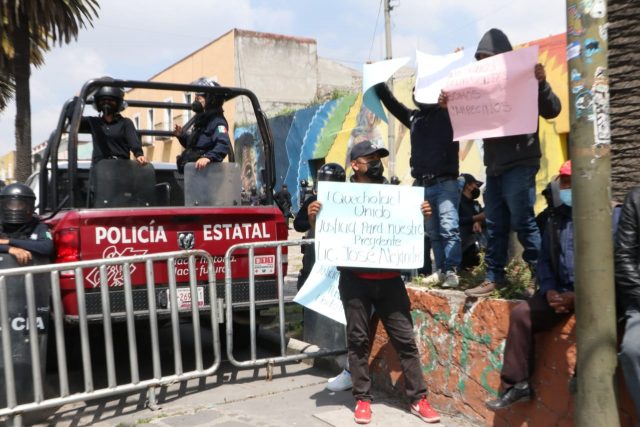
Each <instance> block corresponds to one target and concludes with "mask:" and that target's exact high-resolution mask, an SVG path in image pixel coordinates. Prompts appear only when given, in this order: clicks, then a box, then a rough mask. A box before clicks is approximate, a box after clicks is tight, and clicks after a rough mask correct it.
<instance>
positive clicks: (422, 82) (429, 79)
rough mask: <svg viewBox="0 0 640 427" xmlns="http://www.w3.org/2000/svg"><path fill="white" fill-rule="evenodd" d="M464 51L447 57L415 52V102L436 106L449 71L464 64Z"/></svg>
mask: <svg viewBox="0 0 640 427" xmlns="http://www.w3.org/2000/svg"><path fill="white" fill-rule="evenodd" d="M464 59H465V57H464V51H463V50H461V51H459V52H455V53H450V54H448V55H429V54H427V53H422V52H420V51H419V50H416V62H417V63H418V71H417V72H416V91H415V94H414V95H415V98H416V101H418V102H422V103H425V104H437V103H438V96H440V91H441V90H442V88H443V87H444V85H445V84H446V82H447V76H448V75H449V73H450V72H451V71H453V70H454V69H456V68H457V67H460V66H462V65H464V64H465V62H468V61H465V60H464Z"/></svg>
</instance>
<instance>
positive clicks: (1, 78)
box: [0, 72, 14, 113]
mask: <svg viewBox="0 0 640 427" xmlns="http://www.w3.org/2000/svg"><path fill="white" fill-rule="evenodd" d="M13 91H14V84H13V80H12V79H11V77H10V76H9V73H6V72H0V113H1V112H2V111H3V110H4V109H5V108H7V104H8V103H9V100H10V99H11V98H13Z"/></svg>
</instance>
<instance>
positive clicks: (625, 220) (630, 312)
mask: <svg viewBox="0 0 640 427" xmlns="http://www.w3.org/2000/svg"><path fill="white" fill-rule="evenodd" d="M639 227H640V187H637V188H634V189H633V190H631V191H630V192H629V194H627V197H626V199H625V201H624V205H623V207H622V214H621V215H620V220H619V222H618V232H617V236H616V252H615V254H616V255H615V261H616V290H617V294H618V295H617V296H618V305H619V306H620V308H621V309H622V310H623V313H624V316H625V318H626V326H625V331H624V337H623V339H622V346H621V348H620V355H619V356H620V364H621V365H622V370H623V372H624V379H625V381H626V383H627V387H628V389H629V392H630V394H631V397H632V399H633V402H634V404H635V406H636V412H637V413H639V414H640V267H639V265H640V264H639V262H640V245H638V242H639V241H640V229H639Z"/></svg>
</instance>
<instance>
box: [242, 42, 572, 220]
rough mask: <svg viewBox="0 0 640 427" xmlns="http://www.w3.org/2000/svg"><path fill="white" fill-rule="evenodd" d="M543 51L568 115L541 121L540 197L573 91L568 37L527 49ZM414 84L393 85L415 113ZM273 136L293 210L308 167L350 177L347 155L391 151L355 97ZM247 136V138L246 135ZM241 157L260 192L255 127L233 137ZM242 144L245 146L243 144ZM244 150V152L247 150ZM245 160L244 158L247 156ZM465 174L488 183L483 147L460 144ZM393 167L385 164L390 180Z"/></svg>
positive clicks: (278, 123)
mask: <svg viewBox="0 0 640 427" xmlns="http://www.w3.org/2000/svg"><path fill="white" fill-rule="evenodd" d="M533 44H537V45H539V46H540V54H539V56H540V62H541V63H542V64H544V65H545V67H546V71H547V79H548V81H549V83H550V84H551V86H552V87H553V89H554V91H555V92H556V93H557V94H558V96H559V97H560V99H561V101H562V105H563V111H562V113H561V114H560V116H559V117H557V118H556V119H553V120H549V121H547V120H540V138H541V143H542V150H543V153H544V154H543V159H542V165H541V169H540V172H539V174H538V189H539V191H538V193H540V192H541V191H542V189H543V188H544V186H545V185H546V184H547V182H549V180H550V179H551V178H552V177H553V176H554V175H555V174H556V171H557V170H558V168H559V166H560V165H561V164H562V162H563V161H564V160H565V159H566V158H567V148H566V144H567V134H568V131H569V120H568V114H567V111H568V108H567V102H568V89H567V65H566V37H565V35H564V34H559V35H556V36H552V37H549V38H546V39H542V40H537V41H534V42H530V43H528V44H527V45H533ZM412 88H413V79H412V78H405V79H397V80H395V81H394V93H395V95H396V97H397V98H398V99H399V100H400V101H401V102H403V103H404V104H405V105H406V106H408V107H412V106H413V102H412V99H411V90H412ZM269 123H270V125H271V129H272V132H273V138H274V143H275V155H276V189H279V188H280V186H281V185H282V184H283V183H284V184H287V186H288V187H289V191H290V192H291V194H292V198H293V206H294V209H295V208H296V207H297V206H299V202H300V200H299V195H298V193H299V183H300V180H307V181H313V177H312V172H311V171H310V165H309V161H310V160H313V159H324V160H325V161H326V162H336V163H339V164H341V165H344V166H345V168H346V169H347V173H349V167H348V166H349V165H348V161H347V159H348V154H349V152H350V150H351V147H352V146H353V145H354V144H357V143H359V142H361V141H363V140H366V139H368V140H371V141H374V142H377V143H380V144H382V145H384V146H386V147H389V144H388V141H387V135H388V129H387V124H386V123H385V122H383V121H381V120H380V119H378V118H377V117H375V116H374V115H373V114H372V113H371V112H370V111H369V110H367V109H366V108H365V107H363V104H362V96H361V95H358V94H350V95H346V96H343V97H340V98H337V99H332V100H330V101H327V102H324V103H322V104H317V105H313V106H310V107H307V108H304V109H301V110H297V111H295V112H294V113H293V114H288V115H283V116H278V117H275V118H272V119H270V120H269ZM394 123H395V126H396V128H395V135H396V141H395V144H394V145H395V149H396V164H395V171H394V173H395V175H397V176H398V177H399V178H400V180H401V182H402V183H403V184H407V185H409V184H411V182H412V178H411V171H410V170H409V154H410V147H409V133H408V132H407V129H406V128H405V127H404V126H402V125H401V124H399V123H398V121H394ZM245 134H246V135H245ZM234 137H235V141H236V142H235V146H234V148H235V152H236V153H237V154H236V155H237V156H239V157H240V158H242V159H243V162H245V163H247V164H246V166H245V165H244V163H243V171H246V174H245V176H244V177H243V186H244V187H245V190H247V191H248V190H250V188H249V187H246V186H245V184H246V185H247V186H248V185H251V184H250V182H251V180H252V179H255V182H256V183H257V184H256V186H257V188H260V187H261V185H260V184H261V182H260V180H261V176H260V173H259V171H256V170H255V165H254V167H253V169H252V167H251V164H250V162H251V159H252V158H253V157H256V156H260V155H261V153H260V152H259V150H258V148H257V146H258V145H259V144H253V145H252V147H253V148H251V149H249V148H246V147H247V140H252V141H254V142H255V138H256V132H255V129H251V128H250V127H236V129H235V131H234ZM239 142H241V143H240V144H239ZM243 147H244V148H243ZM242 150H245V151H244V152H245V153H246V155H244V156H243V154H242V153H243V151H242ZM460 160H461V166H460V171H461V172H467V173H471V174H473V175H475V176H476V177H477V178H478V179H480V180H482V181H484V176H485V172H484V166H483V164H482V141H461V143H460ZM388 166H389V165H388V164H385V169H386V171H387V172H386V175H387V176H388V171H389V167H388ZM541 199H542V197H539V203H538V206H537V208H538V210H541V209H542V208H543V207H544V206H543V205H542V200H541Z"/></svg>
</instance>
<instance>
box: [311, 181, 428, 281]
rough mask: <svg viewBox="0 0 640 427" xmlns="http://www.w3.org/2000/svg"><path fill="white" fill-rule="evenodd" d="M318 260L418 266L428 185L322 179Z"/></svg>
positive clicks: (347, 264) (357, 264) (351, 264)
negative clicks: (422, 207) (329, 180)
mask: <svg viewBox="0 0 640 427" xmlns="http://www.w3.org/2000/svg"><path fill="white" fill-rule="evenodd" d="M318 200H319V201H320V203H322V209H321V210H320V213H319V215H318V218H317V219H316V261H317V262H319V263H322V264H329V265H336V266H343V267H370V268H391V269H412V268H420V267H422V265H423V263H424V218H423V216H422V212H421V211H420V205H421V203H422V202H423V200H424V189H423V188H421V187H405V186H397V185H381V184H351V183H338V182H319V183H318Z"/></svg>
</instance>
